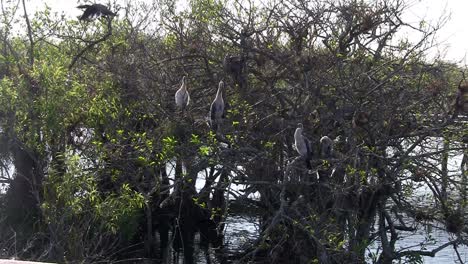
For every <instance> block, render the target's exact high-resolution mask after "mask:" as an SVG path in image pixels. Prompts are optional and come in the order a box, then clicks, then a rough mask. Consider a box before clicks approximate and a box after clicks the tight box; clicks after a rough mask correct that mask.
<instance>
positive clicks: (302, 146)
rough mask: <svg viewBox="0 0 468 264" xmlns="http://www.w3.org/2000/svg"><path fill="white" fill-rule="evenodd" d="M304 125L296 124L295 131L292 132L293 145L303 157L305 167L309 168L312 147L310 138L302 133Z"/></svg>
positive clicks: (310, 166) (310, 167)
mask: <svg viewBox="0 0 468 264" xmlns="http://www.w3.org/2000/svg"><path fill="white" fill-rule="evenodd" d="M303 130H304V126H303V125H302V123H299V124H297V128H296V131H295V132H294V146H295V148H296V150H297V153H299V155H300V156H301V157H302V158H304V159H305V161H306V166H307V169H309V170H311V169H312V165H311V164H310V159H311V158H312V147H311V143H310V140H309V139H308V138H306V137H305V136H304V135H302V131H303Z"/></svg>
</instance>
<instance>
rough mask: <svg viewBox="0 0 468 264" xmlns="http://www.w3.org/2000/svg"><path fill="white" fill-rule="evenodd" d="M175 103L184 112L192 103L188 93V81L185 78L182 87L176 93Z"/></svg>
mask: <svg viewBox="0 0 468 264" xmlns="http://www.w3.org/2000/svg"><path fill="white" fill-rule="evenodd" d="M175 103H176V106H177V107H178V108H180V109H182V110H184V109H185V108H186V107H187V106H188V105H189V103H190V95H189V93H188V91H187V81H186V77H185V76H184V77H182V85H181V86H180V88H179V90H177V92H176V93H175Z"/></svg>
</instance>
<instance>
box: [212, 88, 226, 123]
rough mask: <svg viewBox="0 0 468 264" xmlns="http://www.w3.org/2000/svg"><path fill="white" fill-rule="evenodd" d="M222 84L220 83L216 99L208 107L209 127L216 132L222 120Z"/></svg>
mask: <svg viewBox="0 0 468 264" xmlns="http://www.w3.org/2000/svg"><path fill="white" fill-rule="evenodd" d="M223 91H224V82H223V81H220V82H219V86H218V92H216V98H215V99H214V101H213V103H211V107H210V125H211V128H212V129H213V130H214V131H216V130H217V129H218V127H219V125H220V124H221V121H222V118H224V100H223Z"/></svg>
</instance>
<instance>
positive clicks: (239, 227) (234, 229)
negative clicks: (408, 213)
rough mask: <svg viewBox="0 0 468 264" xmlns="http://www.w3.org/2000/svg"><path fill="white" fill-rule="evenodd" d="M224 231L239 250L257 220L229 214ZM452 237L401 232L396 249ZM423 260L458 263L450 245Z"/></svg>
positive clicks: (464, 251) (465, 250)
mask: <svg viewBox="0 0 468 264" xmlns="http://www.w3.org/2000/svg"><path fill="white" fill-rule="evenodd" d="M225 232H226V233H225V234H226V240H225V242H226V249H227V251H231V252H232V251H235V252H239V251H242V250H243V249H244V248H245V246H248V245H251V244H252V242H253V241H254V240H255V238H256V237H257V235H258V221H257V220H256V218H255V217H250V216H230V217H228V219H227V220H226V230H225ZM449 239H450V240H449ZM454 239H455V237H454V236H453V235H451V234H449V233H447V232H445V231H443V230H439V229H434V230H431V231H430V232H426V231H425V230H420V231H417V232H416V233H410V232H406V233H405V232H403V233H402V237H401V241H399V242H398V243H397V245H396V246H397V248H398V249H408V248H410V249H411V250H421V249H422V248H421V242H424V241H432V243H430V242H428V243H427V244H425V247H424V250H427V251H430V250H433V249H435V248H437V247H439V246H440V245H442V244H444V243H446V242H448V241H451V240H454ZM378 246H379V242H377V243H376V244H374V245H372V246H371V247H370V248H369V251H371V252H375V250H376V249H377V247H378ZM458 252H459V253H460V256H461V260H462V261H463V263H466V262H468V247H466V246H459V247H458ZM423 260H424V263H426V264H443V263H460V262H459V261H458V257H457V255H456V253H455V251H454V250H453V247H451V246H449V247H447V248H445V249H443V250H441V251H439V252H438V253H437V254H436V256H435V257H423ZM200 263H201V262H200Z"/></svg>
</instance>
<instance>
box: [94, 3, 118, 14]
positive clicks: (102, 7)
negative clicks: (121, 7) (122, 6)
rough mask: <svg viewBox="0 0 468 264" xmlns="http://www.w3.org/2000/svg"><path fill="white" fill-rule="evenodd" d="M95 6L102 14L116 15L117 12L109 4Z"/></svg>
mask: <svg viewBox="0 0 468 264" xmlns="http://www.w3.org/2000/svg"><path fill="white" fill-rule="evenodd" d="M95 6H96V9H97V10H99V12H101V14H102V15H105V16H115V13H114V12H112V11H110V10H109V8H108V7H107V6H105V5H102V4H95Z"/></svg>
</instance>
